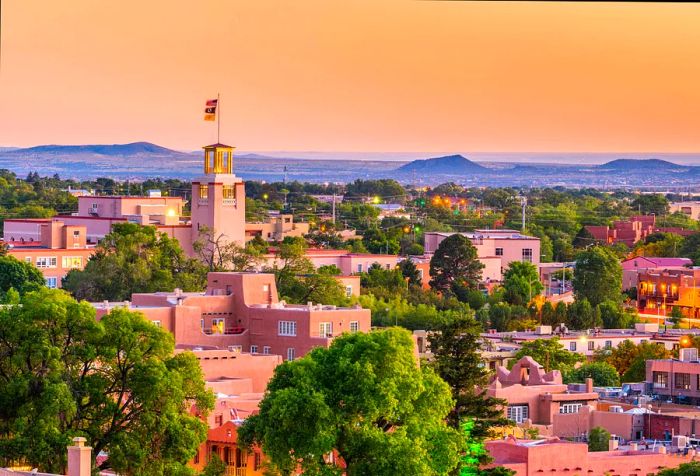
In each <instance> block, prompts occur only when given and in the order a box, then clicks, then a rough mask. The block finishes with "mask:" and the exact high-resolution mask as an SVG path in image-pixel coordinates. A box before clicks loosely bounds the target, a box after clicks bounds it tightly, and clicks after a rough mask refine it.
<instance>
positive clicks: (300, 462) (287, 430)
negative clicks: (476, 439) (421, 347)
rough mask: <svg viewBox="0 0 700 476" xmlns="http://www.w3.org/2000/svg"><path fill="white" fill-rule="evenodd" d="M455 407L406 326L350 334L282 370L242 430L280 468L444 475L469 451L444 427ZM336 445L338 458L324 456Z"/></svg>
mask: <svg viewBox="0 0 700 476" xmlns="http://www.w3.org/2000/svg"><path fill="white" fill-rule="evenodd" d="M451 407H452V402H451V397H450V389H449V387H448V386H447V384H446V383H445V382H444V381H442V380H441V379H440V378H439V377H438V376H437V375H436V374H435V372H433V371H432V370H431V369H430V368H428V367H419V366H418V365H417V362H416V359H415V356H414V355H413V341H412V340H411V337H410V334H409V333H408V332H407V331H405V330H401V329H398V328H393V329H388V330H384V331H377V332H372V333H369V334H362V333H358V334H347V335H344V336H342V337H339V338H338V339H335V340H334V341H333V343H332V344H331V346H330V347H329V348H316V349H314V350H313V351H311V353H309V354H307V355H306V356H305V357H303V358H301V359H298V360H295V361H290V362H285V363H283V364H282V365H280V366H278V367H277V368H276V369H275V374H274V376H273V378H272V380H271V381H270V383H269V385H268V387H267V393H266V394H265V397H264V398H263V400H262V402H261V403H260V412H259V413H258V414H257V415H253V416H251V417H249V418H248V419H247V420H246V421H245V422H244V423H243V425H242V426H241V427H240V429H239V432H238V435H239V440H240V441H241V443H243V444H247V445H251V444H253V443H257V444H260V445H261V446H262V449H263V451H264V452H265V454H266V455H267V456H268V457H269V458H270V462H271V465H272V466H273V467H274V469H276V470H277V471H279V472H280V473H282V474H292V473H293V472H294V471H296V470H297V468H300V469H301V470H302V471H303V472H304V474H341V473H343V471H344V474H347V475H348V476H355V475H365V474H373V475H377V476H382V475H387V476H388V475H395V474H405V475H416V476H419V475H420V476H423V475H438V474H447V473H449V472H450V471H451V470H453V469H454V468H456V467H457V465H458V464H459V460H460V455H461V454H462V453H463V452H464V450H465V447H464V439H463V435H462V434H461V433H460V432H458V431H456V430H454V429H453V428H450V427H449V426H448V425H447V424H446V423H445V417H446V416H447V414H448V413H449V411H450V409H451ZM334 450H335V451H336V452H337V455H338V457H339V458H338V459H340V460H342V461H336V459H331V458H326V457H325V455H328V454H330V453H331V452H332V451H334ZM343 466H344V468H343Z"/></svg>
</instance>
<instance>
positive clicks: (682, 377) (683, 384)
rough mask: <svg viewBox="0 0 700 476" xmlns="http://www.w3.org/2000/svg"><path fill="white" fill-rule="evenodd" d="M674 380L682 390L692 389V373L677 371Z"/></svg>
mask: <svg viewBox="0 0 700 476" xmlns="http://www.w3.org/2000/svg"><path fill="white" fill-rule="evenodd" d="M673 381H674V383H675V385H674V386H675V387H676V388H680V389H682V390H690V374H682V373H676V374H673Z"/></svg>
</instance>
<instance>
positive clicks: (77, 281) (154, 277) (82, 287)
mask: <svg viewBox="0 0 700 476" xmlns="http://www.w3.org/2000/svg"><path fill="white" fill-rule="evenodd" d="M205 283H206V268H205V267H204V266H202V264H201V263H200V262H199V261H197V260H196V259H194V258H188V257H187V256H185V254H184V252H183V251H182V248H181V247H180V244H179V243H178V242H177V240H176V239H173V238H170V237H168V236H167V235H166V234H165V233H160V232H158V231H157V230H156V228H155V227H153V226H141V225H137V224H135V223H118V224H115V225H114V226H113V228H112V231H111V232H110V233H109V234H108V235H107V236H105V237H104V239H103V240H102V241H101V242H100V244H99V245H97V248H96V249H95V254H94V255H92V257H90V260H88V262H87V265H86V266H85V269H83V270H71V271H70V272H69V273H68V275H66V277H65V278H64V279H63V288H64V289H66V290H67V291H70V292H71V293H72V294H73V295H74V296H75V297H76V298H78V299H86V300H88V301H102V300H110V301H123V300H126V299H130V298H131V295H132V294H133V293H148V292H155V291H172V290H173V289H175V288H181V289H183V290H185V291H199V290H202V289H203V288H204V286H205Z"/></svg>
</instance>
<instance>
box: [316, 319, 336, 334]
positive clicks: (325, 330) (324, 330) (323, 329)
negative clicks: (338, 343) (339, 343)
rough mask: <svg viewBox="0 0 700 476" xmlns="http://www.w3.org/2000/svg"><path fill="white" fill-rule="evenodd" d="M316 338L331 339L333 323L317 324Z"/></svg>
mask: <svg viewBox="0 0 700 476" xmlns="http://www.w3.org/2000/svg"><path fill="white" fill-rule="evenodd" d="M318 336H319V337H333V323H332V322H319V324H318Z"/></svg>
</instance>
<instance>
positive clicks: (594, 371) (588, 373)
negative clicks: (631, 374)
mask: <svg viewBox="0 0 700 476" xmlns="http://www.w3.org/2000/svg"><path fill="white" fill-rule="evenodd" d="M587 378H592V379H593V385H595V386H596V387H618V386H619V385H620V374H618V373H617V370H616V369H615V367H613V366H612V365H610V364H608V363H607V362H591V363H588V364H583V365H582V366H580V367H578V368H576V369H573V370H570V371H568V372H567V373H566V374H564V382H565V383H582V382H585V380H586V379H587Z"/></svg>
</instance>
